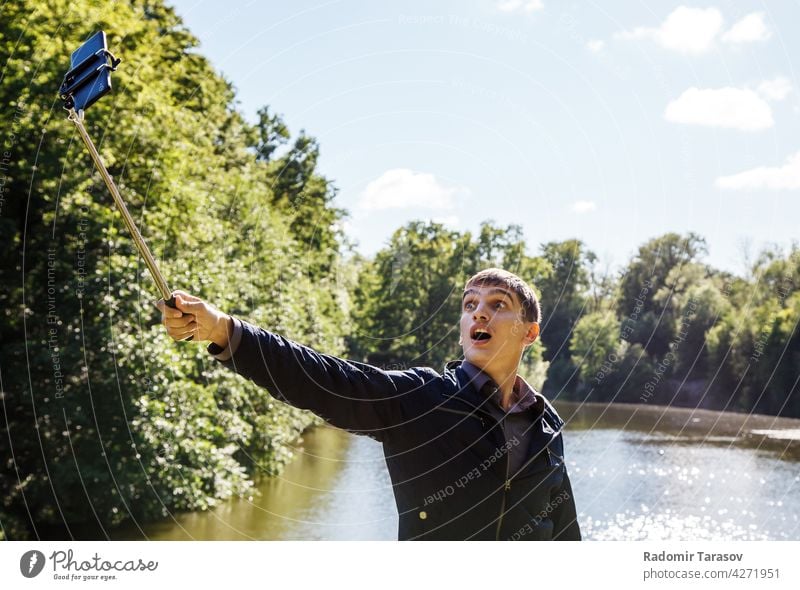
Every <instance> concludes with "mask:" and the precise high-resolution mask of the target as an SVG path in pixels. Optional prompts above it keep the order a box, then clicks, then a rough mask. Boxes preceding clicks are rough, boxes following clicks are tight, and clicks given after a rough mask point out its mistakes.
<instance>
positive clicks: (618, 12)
mask: <svg viewBox="0 0 800 590" xmlns="http://www.w3.org/2000/svg"><path fill="white" fill-rule="evenodd" d="M173 5H174V6H175V7H176V10H177V12H178V14H179V15H181V16H182V17H183V19H184V22H185V23H186V24H187V25H188V26H189V28H190V29H191V30H192V32H193V33H194V34H195V35H196V36H197V37H198V38H199V39H200V41H201V47H200V52H201V53H203V54H204V55H206V56H207V57H209V58H210V59H211V61H212V63H213V64H214V66H215V67H216V68H217V70H219V71H220V72H222V73H223V74H224V75H225V76H226V78H227V79H229V80H230V81H231V82H232V83H233V84H234V86H235V87H236V89H237V94H238V100H239V101H240V103H241V104H240V106H241V109H242V111H243V112H244V114H245V116H246V117H247V118H248V119H250V120H254V119H255V112H256V110H257V109H258V108H259V107H261V106H263V105H269V106H270V107H271V109H272V110H273V111H274V112H278V113H281V114H282V115H283V117H284V119H285V121H286V122H287V124H288V125H289V127H290V129H291V131H292V132H293V133H296V132H297V131H299V130H300V129H301V128H302V129H305V130H306V132H307V133H309V134H310V135H312V136H314V137H316V138H318V139H319V141H320V144H321V149H322V156H321V163H320V166H321V171H322V172H323V174H325V175H326V176H327V177H329V178H331V179H333V180H334V181H335V184H336V186H337V187H338V188H339V190H340V192H339V194H338V196H337V202H336V204H337V205H338V206H340V207H343V208H345V209H347V210H348V211H349V212H350V217H349V219H348V221H347V224H346V230H347V232H348V234H349V235H350V236H351V238H352V239H354V240H355V241H356V242H357V243H358V250H359V251H361V252H362V253H364V254H367V255H372V254H374V253H375V252H376V251H377V250H379V249H380V248H381V247H382V246H383V245H385V244H386V242H387V240H388V238H389V236H390V235H391V233H392V232H393V231H394V230H395V229H397V228H398V227H399V226H401V225H402V224H404V223H406V222H407V221H409V220H411V219H435V220H439V221H443V222H445V223H447V224H449V225H451V226H452V227H454V228H457V229H459V230H462V231H463V230H475V229H476V228H477V227H478V226H479V224H480V222H481V221H483V220H488V219H491V220H494V222H495V223H498V224H503V225H505V224H509V223H518V224H521V225H522V227H523V229H524V232H525V236H526V238H527V240H528V244H529V251H530V253H532V254H533V253H536V252H537V250H538V245H539V244H541V243H543V242H547V241H551V240H564V239H568V238H574V237H577V238H579V239H581V240H583V241H584V242H585V243H586V244H587V245H588V246H589V247H590V248H591V249H592V250H594V251H595V252H596V253H597V254H598V256H599V257H600V260H601V262H602V263H603V264H604V265H606V264H607V265H609V266H610V267H611V268H617V267H619V266H621V265H623V264H624V263H625V262H627V260H628V259H629V258H630V257H631V256H632V255H633V254H634V253H635V251H636V248H637V247H638V246H639V245H641V244H642V243H643V242H645V241H646V240H648V239H650V238H652V237H654V236H657V235H661V234H663V233H665V232H668V231H676V232H680V233H683V232H687V231H695V232H697V233H699V234H701V235H702V236H704V237H705V238H706V239H707V241H708V245H709V250H710V254H709V256H708V258H707V262H709V263H710V264H712V265H714V266H716V267H718V268H722V269H726V270H731V271H734V272H738V273H741V272H743V260H744V252H745V251H746V250H747V249H748V248H749V250H750V251H751V253H755V252H757V251H758V250H759V249H760V248H761V247H763V246H764V245H765V244H768V243H777V244H779V245H782V246H784V247H788V245H789V244H790V243H791V240H792V239H793V238H796V237H797V236H798V235H800V232H798V229H800V227H799V226H798V219H800V204H799V202H800V199H799V197H800V94H799V93H798V88H800V86H799V85H798V80H799V79H798V75H797V72H796V71H795V69H796V64H795V63H794V60H793V59H792V56H800V41H799V40H798V36H797V34H796V29H797V23H800V5H798V4H797V3H791V2H788V1H786V2H775V3H769V4H767V3H759V2H746V1H745V2H735V3H734V2H716V3H708V4H705V3H704V4H681V3H670V2H649V3H645V2H602V3H599V2H597V3H593V2H581V3H572V2H559V3H556V2H554V1H548V0H541V1H536V0H533V1H531V0H502V1H492V0H471V1H460V2H447V1H444V2H435V3H432V2H414V1H406V2H392V3H388V2H347V1H339V2H337V1H329V2H319V1H316V2H306V1H302V0H301V1H297V2H255V1H251V2H244V1H238V0H228V1H226V2H224V3H221V2H212V1H211V0H205V1H203V0H180V1H178V2H174V3H173ZM223 7H224V9H223Z"/></svg>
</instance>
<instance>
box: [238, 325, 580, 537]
mask: <svg viewBox="0 0 800 590" xmlns="http://www.w3.org/2000/svg"><path fill="white" fill-rule="evenodd" d="M242 328H243V330H242V337H241V341H240V343H239V345H238V346H237V347H236V350H235V352H234V353H233V357H232V358H231V359H230V360H228V361H223V364H224V365H225V366H227V367H229V368H231V369H232V370H234V371H236V372H237V373H239V374H240V375H242V376H244V377H246V378H248V379H250V380H251V381H253V382H254V383H256V384H258V385H260V386H262V387H265V388H266V389H267V390H268V391H269V392H270V393H271V394H272V395H273V396H274V397H275V398H277V399H279V400H281V401H284V402H286V403H289V404H291V405H292V406H295V407H297V408H303V409H306V410H310V411H312V412H313V413H314V414H316V415H318V416H320V417H321V418H323V419H324V420H326V421H327V422H329V423H330V424H332V425H334V426H337V427H339V428H343V429H345V430H348V431H350V432H353V433H356V434H364V435H368V436H370V437H372V438H374V439H376V440H378V441H380V442H381V443H382V444H383V452H384V456H385V458H386V465H387V467H388V469H389V474H390V476H391V478H392V483H393V488H394V496H395V501H396V503H397V510H398V513H399V515H400V526H399V531H398V537H399V539H401V540H410V539H426V540H433V539H447V540H462V539H475V540H500V539H504V540H505V539H513V540H517V539H521V540H551V539H558V540H579V539H580V530H579V528H578V523H577V520H576V514H575V503H574V500H573V497H572V488H571V487H570V482H569V477H568V476H567V469H566V465H565V463H564V446H563V441H562V437H561V428H562V426H563V424H564V423H563V421H562V420H561V418H560V417H559V416H558V414H557V413H556V411H555V410H554V409H553V407H552V406H551V405H550V404H549V403H548V402H547V401H546V400H545V399H544V398H543V397H541V396H540V395H538V394H537V398H540V399H537V404H536V405H534V409H533V410H531V411H534V412H536V418H535V420H534V422H533V426H532V428H534V436H532V438H531V446H530V449H529V453H530V456H529V459H528V460H527V461H526V463H524V464H523V466H522V467H521V468H520V469H519V470H518V471H517V473H510V472H509V470H508V461H507V452H508V449H509V445H513V444H514V440H515V439H514V440H511V441H507V440H506V437H505V436H504V434H503V429H502V425H501V424H500V423H498V421H497V420H496V419H495V418H493V417H492V415H491V414H490V413H489V412H488V411H487V409H486V404H487V403H489V399H488V398H487V397H485V396H483V395H481V394H480V393H478V392H477V391H476V390H475V388H474V387H472V385H471V384H470V383H469V380H468V378H467V376H466V374H465V373H464V371H463V370H462V369H461V368H460V366H459V365H460V361H453V362H450V363H448V364H447V366H446V367H445V371H444V373H443V374H441V375H440V374H438V373H436V372H435V371H434V370H432V369H429V368H421V367H416V368H412V369H408V370H405V371H384V370H381V369H379V368H377V367H374V366H371V365H367V364H363V363H358V362H353V361H346V360H342V359H339V358H336V357H334V356H330V355H325V354H320V353H318V352H317V351H315V350H313V349H311V348H308V347H306V346H302V345H300V344H297V343H296V342H293V341H291V340H288V339H286V338H283V337H281V336H278V335H276V334H273V333H271V332H268V331H266V330H263V329H261V328H258V327H256V326H253V325H251V324H248V323H247V322H242Z"/></svg>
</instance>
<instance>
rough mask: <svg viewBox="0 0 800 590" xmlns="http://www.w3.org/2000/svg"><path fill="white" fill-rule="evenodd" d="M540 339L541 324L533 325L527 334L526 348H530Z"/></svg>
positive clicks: (535, 323) (534, 323)
mask: <svg viewBox="0 0 800 590" xmlns="http://www.w3.org/2000/svg"><path fill="white" fill-rule="evenodd" d="M538 337H539V324H538V323H537V322H533V323H531V326H530V328H528V332H527V334H525V346H530V345H531V344H533V343H534V342H536V339H537V338H538Z"/></svg>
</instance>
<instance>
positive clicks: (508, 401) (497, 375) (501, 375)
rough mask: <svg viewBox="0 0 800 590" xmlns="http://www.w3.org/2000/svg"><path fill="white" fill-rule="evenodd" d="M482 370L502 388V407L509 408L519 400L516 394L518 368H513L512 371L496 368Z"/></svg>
mask: <svg viewBox="0 0 800 590" xmlns="http://www.w3.org/2000/svg"><path fill="white" fill-rule="evenodd" d="M481 370H482V371H483V372H484V373H486V374H487V375H489V377H491V378H492V381H494V382H495V384H497V387H498V388H499V389H500V407H502V408H503V409H504V410H508V409H509V408H510V407H511V406H512V405H513V404H514V402H516V401H517V400H516V396H515V395H514V385H515V384H516V382H517V370H516V369H512V370H510V371H508V370H505V371H504V370H501V369H494V368H491V369H481Z"/></svg>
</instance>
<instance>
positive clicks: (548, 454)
mask: <svg viewBox="0 0 800 590" xmlns="http://www.w3.org/2000/svg"><path fill="white" fill-rule="evenodd" d="M502 427H503V437H505V435H506V429H505V421H503V424H502ZM543 451H544V453H545V457H547V466H548V467H552V464H553V460H552V457H553V453H551V452H550V447H549V446H546V447H545V448H544V449H543ZM538 456H539V453H536V454H535V455H534V456H533V457H531V458H530V459H528V460H527V461H525V463H523V464H522V465H521V466H520V468H519V469H517V471H516V473H515V474H514V475H515V476H516V474H517V473H521V472H522V471H523V470H524V469H525V468H526V467H527V466H528V465H530V464H531V463H532V462H533V461H535V460H536V458H537V457H538ZM556 457H558V455H556ZM562 460H563V458H562ZM510 467H511V460H510V459H509V457H508V453H506V481H505V483H504V484H503V501H502V502H501V503H500V517H499V518H498V519H497V531H496V532H495V535H494V539H495V541H499V540H500V529H501V528H502V526H503V517H504V516H505V511H506V494H507V493H508V491H509V490H510V489H511V480H512V479H514V476H511V475H510V474H509V470H510Z"/></svg>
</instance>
